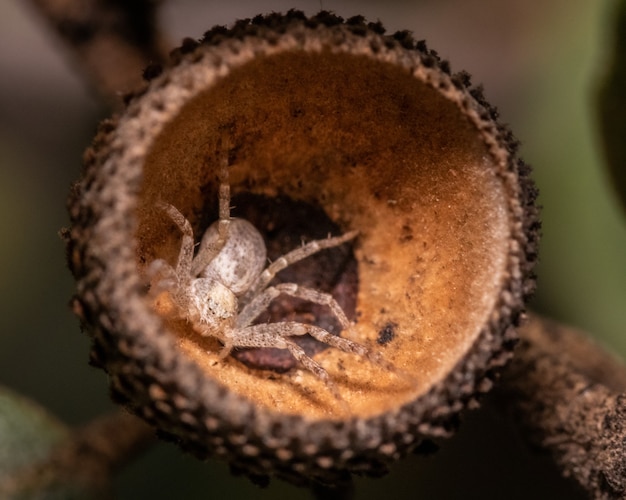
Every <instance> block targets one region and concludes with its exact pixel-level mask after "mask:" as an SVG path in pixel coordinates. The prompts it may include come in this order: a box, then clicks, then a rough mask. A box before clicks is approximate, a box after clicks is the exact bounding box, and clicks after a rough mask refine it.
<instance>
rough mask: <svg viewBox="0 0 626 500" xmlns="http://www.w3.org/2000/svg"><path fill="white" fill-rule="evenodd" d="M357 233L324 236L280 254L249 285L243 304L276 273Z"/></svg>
mask: <svg viewBox="0 0 626 500" xmlns="http://www.w3.org/2000/svg"><path fill="white" fill-rule="evenodd" d="M358 234H359V232H358V231H350V232H348V233H346V234H343V235H341V236H335V237H332V238H326V239H324V240H313V241H310V242H309V243H307V244H305V245H302V246H301V247H300V248H296V249H295V250H292V251H291V252H288V253H286V254H285V255H282V256H281V257H279V258H278V259H276V260H275V261H274V262H272V263H271V264H270V265H269V266H267V268H265V270H264V271H263V272H262V273H261V274H260V275H259V277H258V278H257V279H256V280H255V282H254V283H253V284H252V286H251V287H250V290H248V291H247V292H246V294H245V295H244V296H243V298H242V299H241V302H242V303H243V304H247V303H248V302H250V301H251V300H253V299H254V298H255V297H256V296H257V295H259V294H260V293H261V292H262V290H263V289H265V287H267V285H268V284H269V282H270V281H272V279H273V278H274V276H276V274H277V273H279V272H280V271H282V270H283V269H285V268H286V267H289V266H290V265H292V264H295V263H296V262H298V261H300V260H302V259H305V258H307V257H309V256H311V255H313V254H315V253H317V252H319V251H321V250H325V249H327V248H333V247H336V246H339V245H341V244H343V243H345V242H346V241H350V240H351V239H353V238H355V237H356V236H357V235H358Z"/></svg>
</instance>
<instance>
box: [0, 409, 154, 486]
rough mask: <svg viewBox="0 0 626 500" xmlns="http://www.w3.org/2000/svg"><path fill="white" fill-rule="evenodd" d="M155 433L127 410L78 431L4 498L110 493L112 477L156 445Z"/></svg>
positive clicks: (14, 480)
mask: <svg viewBox="0 0 626 500" xmlns="http://www.w3.org/2000/svg"><path fill="white" fill-rule="evenodd" d="M155 439H156V438H155V433H154V430H153V429H152V428H151V427H149V426H148V425H147V424H146V423H144V422H143V421H142V420H140V419H139V418H137V417H134V416H132V415H130V414H129V413H127V412H126V411H124V410H120V411H118V412H116V413H113V414H111V415H106V416H103V417H100V418H98V419H96V420H94V421H92V422H90V423H89V424H87V425H86V426H84V427H83V428H79V429H77V430H76V431H75V432H74V433H73V434H72V435H71V436H70V437H69V438H68V439H67V440H66V441H63V442H62V443H60V444H59V445H58V446H57V448H55V449H54V450H53V451H52V453H51V454H50V456H49V457H48V458H47V459H46V460H44V461H43V462H40V463H37V464H35V465H34V466H31V467H29V468H27V469H25V470H23V471H22V472H21V473H19V474H16V475H15V477H14V478H12V481H11V482H10V483H9V484H7V485H2V487H3V489H2V491H0V493H1V494H9V495H13V494H18V493H20V494H21V493H23V492H24V491H25V490H26V491H29V492H35V491H36V492H39V493H41V492H45V491H50V490H55V489H60V488H69V489H71V488H78V489H80V490H84V491H102V490H106V489H107V488H108V486H109V484H110V479H111V475H112V474H113V473H114V472H115V471H116V470H118V469H120V468H121V467H122V466H123V465H124V464H126V463H127V462H129V461H131V460H132V459H133V458H134V457H135V456H136V455H138V454H139V453H141V452H143V451H144V450H145V449H146V448H148V447H149V446H150V445H151V444H152V443H153V442H154V441H155Z"/></svg>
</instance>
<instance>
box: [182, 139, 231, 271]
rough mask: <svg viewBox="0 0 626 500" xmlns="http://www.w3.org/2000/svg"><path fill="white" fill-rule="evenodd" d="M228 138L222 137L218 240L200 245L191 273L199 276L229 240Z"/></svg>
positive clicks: (220, 146)
mask: <svg viewBox="0 0 626 500" xmlns="http://www.w3.org/2000/svg"><path fill="white" fill-rule="evenodd" d="M226 144H227V142H226V139H224V138H221V139H220V145H219V148H220V149H221V150H222V152H221V157H220V169H219V173H218V176H219V181H220V187H219V219H218V222H217V235H218V237H217V240H215V241H214V242H212V243H211V244H210V245H206V246H205V245H202V246H200V250H199V251H198V254H197V255H196V257H195V258H194V259H193V262H192V265H191V275H192V276H193V277H195V276H198V274H200V273H201V272H202V270H203V269H204V268H205V267H206V266H208V265H209V263H210V262H211V261H212V260H213V259H214V258H215V256H216V255H217V254H218V253H220V251H221V250H222V248H224V245H225V244H226V241H227V240H228V228H229V227H230V183H229V178H228V150H227V148H226Z"/></svg>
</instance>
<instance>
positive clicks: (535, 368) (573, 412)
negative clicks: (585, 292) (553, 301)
mask: <svg viewBox="0 0 626 500" xmlns="http://www.w3.org/2000/svg"><path fill="white" fill-rule="evenodd" d="M521 335H522V343H521V346H520V348H519V349H518V351H517V352H516V355H515V358H514V361H513V363H512V366H511V367H510V369H509V370H508V372H507V376H506V377H505V380H504V389H505V391H508V393H509V394H508V395H509V396H511V397H510V400H511V401H512V403H513V406H514V407H515V409H516V411H517V413H518V415H519V417H520V419H521V421H522V424H523V426H524V427H525V428H526V429H527V430H528V431H530V436H531V438H532V440H533V442H534V443H535V444H537V445H539V446H540V447H542V448H544V449H547V450H548V451H549V452H550V453H551V455H552V457H553V459H554V460H555V462H556V463H557V465H559V467H561V469H562V471H563V473H564V475H566V476H569V477H571V478H573V479H574V480H576V481H577V482H578V483H580V484H581V485H582V486H583V487H584V488H585V489H586V490H587V491H588V492H589V493H590V495H591V496H592V497H593V498H598V499H600V498H602V499H604V498H623V497H624V495H626V394H624V390H626V367H624V365H622V364H621V363H620V362H619V361H618V360H617V359H616V358H615V357H614V356H612V355H611V354H609V353H607V352H606V351H604V350H602V349H601V348H600V347H599V346H598V345H596V344H594V343H593V342H592V341H591V340H590V339H589V338H587V337H586V336H584V335H583V334H581V333H580V332H578V331H576V330H574V329H572V328H568V327H564V326H562V325H559V324H557V323H555V322H552V321H549V320H546V319H543V318H539V317H536V316H534V317H532V319H531V321H530V322H529V323H528V324H527V325H526V326H525V327H524V328H523V329H522V332H521Z"/></svg>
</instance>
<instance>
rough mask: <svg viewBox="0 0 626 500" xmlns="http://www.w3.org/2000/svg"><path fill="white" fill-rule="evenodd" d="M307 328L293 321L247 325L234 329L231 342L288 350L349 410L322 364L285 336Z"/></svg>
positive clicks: (303, 331) (235, 344)
mask: <svg viewBox="0 0 626 500" xmlns="http://www.w3.org/2000/svg"><path fill="white" fill-rule="evenodd" d="M309 330H310V325H305V324H304V323H297V322H294V321H285V322H281V323H264V324H261V325H253V326H249V327H247V328H244V329H241V330H235V332H236V336H235V338H234V339H233V341H232V342H233V345H234V346H236V347H276V348H278V349H287V350H289V352H290V353H291V355H292V356H293V357H294V358H296V361H298V363H300V364H301V365H302V366H303V367H304V368H305V369H307V370H308V371H310V372H311V373H313V374H314V375H315V376H316V377H317V378H319V379H320V380H321V381H322V382H324V384H325V385H326V387H328V390H329V391H330V392H331V393H332V394H333V396H334V397H335V399H337V400H338V401H340V402H341V403H342V405H343V406H344V409H345V410H348V411H349V409H348V406H347V404H346V403H345V401H344V399H343V398H342V397H341V394H340V393H339V389H338V388H337V386H336V385H335V383H334V382H333V381H332V379H331V378H330V375H329V374H328V372H327V371H326V370H325V369H324V368H323V367H322V365H320V364H319V363H317V362H315V361H314V360H313V359H312V358H310V357H309V356H307V354H306V353H305V352H304V349H302V348H301V347H300V346H299V345H298V344H296V343H295V342H293V341H292V340H290V339H288V338H286V337H290V336H294V335H304V334H306V333H308V332H309ZM329 335H330V334H329ZM333 336H334V335H333Z"/></svg>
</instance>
